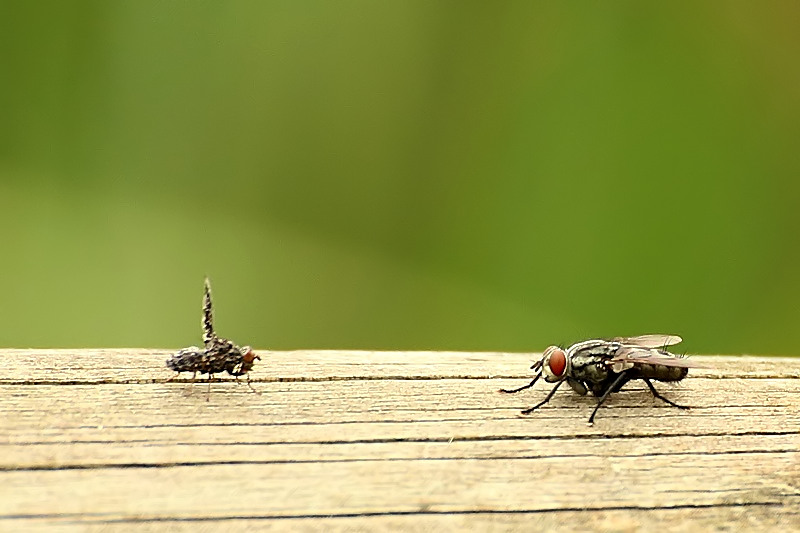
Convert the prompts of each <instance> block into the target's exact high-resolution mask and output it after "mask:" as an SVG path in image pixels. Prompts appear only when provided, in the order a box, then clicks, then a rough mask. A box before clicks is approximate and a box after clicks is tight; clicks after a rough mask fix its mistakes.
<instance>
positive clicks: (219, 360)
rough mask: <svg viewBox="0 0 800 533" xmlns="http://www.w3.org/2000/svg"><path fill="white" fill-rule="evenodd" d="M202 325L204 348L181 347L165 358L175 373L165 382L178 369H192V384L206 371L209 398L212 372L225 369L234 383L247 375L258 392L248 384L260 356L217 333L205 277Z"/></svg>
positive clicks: (207, 282)
mask: <svg viewBox="0 0 800 533" xmlns="http://www.w3.org/2000/svg"><path fill="white" fill-rule="evenodd" d="M201 326H202V330H203V347H202V348H199V347H197V346H189V347H188V348H181V349H180V350H178V351H177V352H176V353H174V354H172V356H170V358H169V359H167V368H169V369H171V370H174V371H175V372H177V374H176V375H175V376H173V377H172V378H170V379H168V380H167V381H172V380H173V379H175V378H176V377H178V376H179V375H180V374H181V372H192V385H194V383H195V378H196V377H197V374H198V373H199V374H201V375H202V374H207V375H208V391H207V393H206V401H208V400H209V398H210V397H211V382H212V381H214V374H219V373H220V372H227V373H228V374H230V375H232V376H233V377H235V378H236V382H237V383H241V381H239V376H243V375H247V386H248V387H250V390H252V391H253V392H256V393H257V392H258V391H256V390H255V389H254V388H253V385H252V384H251V383H250V374H249V372H250V370H251V369H252V368H253V365H254V364H255V361H256V360H261V357H259V356H258V355H256V354H255V352H254V351H253V350H252V349H251V348H250V347H249V346H242V347H239V346H237V345H236V344H234V343H233V342H231V341H229V340H228V339H223V338H222V337H219V336H218V335H217V334H216V332H215V331H214V316H213V308H212V302H211V283H210V282H209V281H208V278H206V279H205V290H204V292H203V316H202V319H201Z"/></svg>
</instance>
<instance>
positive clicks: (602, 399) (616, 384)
mask: <svg viewBox="0 0 800 533" xmlns="http://www.w3.org/2000/svg"><path fill="white" fill-rule="evenodd" d="M627 380H628V376H627V375H626V374H625V372H623V373H622V374H620V375H619V377H618V378H617V379H615V380H614V382H613V383H612V384H611V385H610V386H609V387H608V388H607V389H606V391H605V392H604V393H603V395H602V396H600V399H599V400H598V401H597V405H596V406H595V407H594V411H592V416H590V417H589V424H590V425H591V424H594V415H596V414H597V410H598V409H600V406H601V405H603V402H605V401H606V399H607V398H608V397H609V396H610V395H611V393H612V392H616V391H618V390H619V389H620V388H621V387H622V385H623V384H624V383H625V381H627Z"/></svg>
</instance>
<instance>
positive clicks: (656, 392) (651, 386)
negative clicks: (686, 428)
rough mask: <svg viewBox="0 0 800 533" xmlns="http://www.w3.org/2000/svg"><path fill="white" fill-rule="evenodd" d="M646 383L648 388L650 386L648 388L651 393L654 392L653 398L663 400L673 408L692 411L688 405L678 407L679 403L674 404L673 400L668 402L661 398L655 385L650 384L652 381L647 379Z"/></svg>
mask: <svg viewBox="0 0 800 533" xmlns="http://www.w3.org/2000/svg"><path fill="white" fill-rule="evenodd" d="M644 382H645V383H647V386H648V387H650V392H652V393H653V396H655V397H656V398H658V399H659V400H662V401H664V402H666V403H668V404H670V405H671V406H673V407H677V408H678V409H690V407H689V406H688V405H678V404H677V403H675V402H673V401H671V400H667V399H666V398H665V397H663V396H661V394H659V393H658V391H657V390H656V388H655V387H654V386H653V384H652V383H650V380H649V379H647V378H645V380H644Z"/></svg>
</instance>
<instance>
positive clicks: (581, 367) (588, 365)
mask: <svg viewBox="0 0 800 533" xmlns="http://www.w3.org/2000/svg"><path fill="white" fill-rule="evenodd" d="M571 361H572V377H573V378H575V379H577V380H580V381H589V382H592V383H599V382H601V381H605V380H606V379H607V378H608V368H607V367H606V365H605V363H604V358H603V357H601V356H598V355H581V354H577V355H574V356H573V357H572V358H571Z"/></svg>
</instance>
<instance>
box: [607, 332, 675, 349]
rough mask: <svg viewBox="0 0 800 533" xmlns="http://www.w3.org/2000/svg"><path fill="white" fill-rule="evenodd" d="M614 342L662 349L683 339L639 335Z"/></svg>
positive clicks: (670, 336) (669, 336)
mask: <svg viewBox="0 0 800 533" xmlns="http://www.w3.org/2000/svg"><path fill="white" fill-rule="evenodd" d="M614 340H616V341H617V342H620V343H622V344H631V345H633V346H641V347H643V348H664V347H666V346H673V345H675V344H678V343H679V342H681V341H682V340H683V339H681V338H680V337H679V336H677V335H639V336H638V337H621V338H617V339H614Z"/></svg>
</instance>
